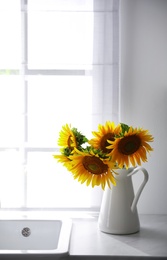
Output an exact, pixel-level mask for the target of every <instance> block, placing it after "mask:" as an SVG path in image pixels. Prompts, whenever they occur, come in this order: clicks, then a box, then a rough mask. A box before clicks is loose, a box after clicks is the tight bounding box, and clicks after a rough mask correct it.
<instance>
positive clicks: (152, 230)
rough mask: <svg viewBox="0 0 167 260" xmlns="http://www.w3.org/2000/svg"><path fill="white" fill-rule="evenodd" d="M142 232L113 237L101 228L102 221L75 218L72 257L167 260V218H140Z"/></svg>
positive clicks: (154, 216) (152, 216) (71, 247)
mask: <svg viewBox="0 0 167 260" xmlns="http://www.w3.org/2000/svg"><path fill="white" fill-rule="evenodd" d="M139 218H140V226H141V229H140V232H138V233H135V234H131V235H111V234H106V233H103V232H101V231H100V230H99V229H98V223H97V221H98V218H97V217H90V218H84V219H82V218H80V219H73V228H72V235H71V243H70V256H75V255H80V256H84V255H85V256H86V255H87V256H97V255H100V256H135V257H140V256H142V257H146V258H147V257H148V258H149V257H150V256H152V257H158V259H159V257H163V258H165V259H167V215H140V216H139Z"/></svg>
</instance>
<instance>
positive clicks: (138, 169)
mask: <svg viewBox="0 0 167 260" xmlns="http://www.w3.org/2000/svg"><path fill="white" fill-rule="evenodd" d="M138 171H142V172H143V174H144V180H143V182H142V184H141V185H140V187H139V189H138V191H137V193H136V196H135V197H134V199H133V202H132V205H131V211H132V212H134V211H135V209H136V205H137V202H138V200H139V198H140V195H141V193H142V190H143V189H144V186H145V185H146V183H147V181H148V178H149V175H148V172H147V170H146V169H145V168H143V167H141V166H138V167H136V168H135V169H134V170H133V171H132V172H130V173H129V174H128V176H132V175H133V174H135V173H137V172H138Z"/></svg>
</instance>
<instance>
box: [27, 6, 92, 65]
mask: <svg viewBox="0 0 167 260" xmlns="http://www.w3.org/2000/svg"><path fill="white" fill-rule="evenodd" d="M60 25H61V26H60ZM92 58H93V13H91V12H55V11H52V12H41V11H40V12H37V11H34V12H32V11H31V12H30V11H29V13H28V66H29V69H43V68H45V69H63V68H64V69H65V68H67V69H68V68H70V69H74V68H77V69H79V68H81V69H82V68H84V67H85V64H92ZM76 64H78V65H80V67H78V66H76Z"/></svg>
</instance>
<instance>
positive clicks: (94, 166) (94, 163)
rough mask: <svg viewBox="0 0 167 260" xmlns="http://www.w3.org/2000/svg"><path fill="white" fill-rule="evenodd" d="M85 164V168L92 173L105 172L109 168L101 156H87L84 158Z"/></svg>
mask: <svg viewBox="0 0 167 260" xmlns="http://www.w3.org/2000/svg"><path fill="white" fill-rule="evenodd" d="M82 163H83V166H84V168H85V169H86V170H87V171H88V172H89V173H91V174H96V175H99V174H104V173H106V172H107V170H108V166H107V165H106V164H104V163H103V162H102V161H101V160H100V158H98V157H96V156H85V157H84V158H83V161H82Z"/></svg>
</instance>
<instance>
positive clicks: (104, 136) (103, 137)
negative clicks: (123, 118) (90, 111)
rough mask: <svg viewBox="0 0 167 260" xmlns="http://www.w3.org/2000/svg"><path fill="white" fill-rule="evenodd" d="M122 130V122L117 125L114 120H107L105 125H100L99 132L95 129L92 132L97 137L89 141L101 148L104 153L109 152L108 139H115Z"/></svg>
mask: <svg viewBox="0 0 167 260" xmlns="http://www.w3.org/2000/svg"><path fill="white" fill-rule="evenodd" d="M120 131H121V127H120V124H119V125H118V126H115V124H114V122H110V121H107V122H106V123H105V125H101V124H99V125H98V132H96V131H93V132H92V134H93V135H94V136H95V138H92V139H91V140H90V141H89V144H90V145H92V146H93V147H94V148H96V149H100V150H101V151H102V152H103V153H109V152H111V150H109V149H108V148H107V147H108V145H109V143H108V140H110V141H114V140H115V135H119V133H120Z"/></svg>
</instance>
